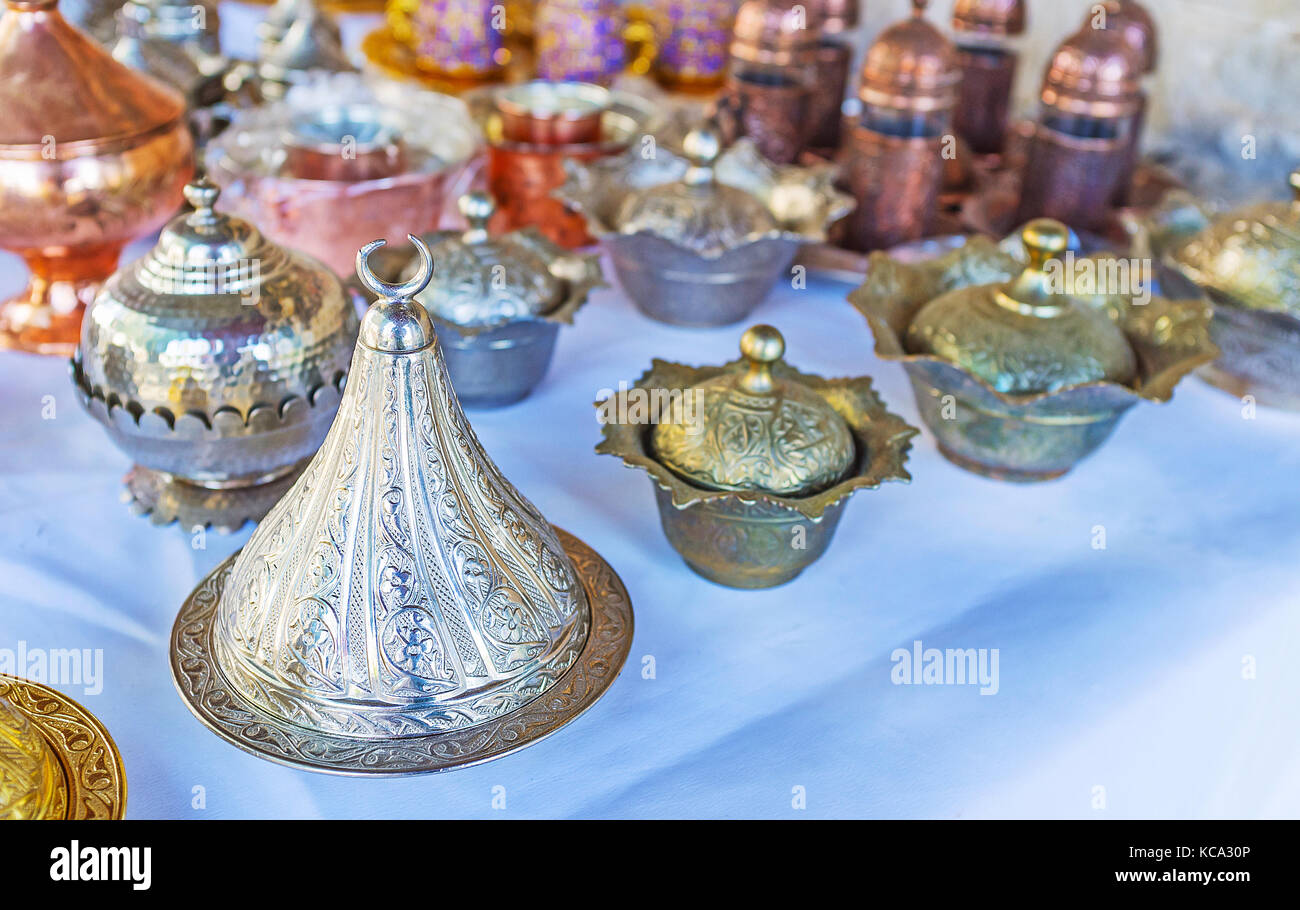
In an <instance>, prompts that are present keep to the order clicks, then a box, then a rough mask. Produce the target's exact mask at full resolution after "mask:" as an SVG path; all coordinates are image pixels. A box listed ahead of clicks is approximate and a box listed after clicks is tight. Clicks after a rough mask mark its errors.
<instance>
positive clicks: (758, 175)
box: [556, 129, 853, 327]
mask: <svg viewBox="0 0 1300 910" xmlns="http://www.w3.org/2000/svg"><path fill="white" fill-rule="evenodd" d="M668 145H669V143H667V142H659V143H658V148H657V152H656V154H655V155H654V156H653V157H651V158H647V157H645V156H643V155H641V154H640V153H639V150H632V151H629V152H628V153H626V154H624V155H622V156H620V157H619V158H615V159H609V160H606V161H599V162H593V163H591V164H589V165H579V164H576V163H571V164H570V165H568V166H567V168H566V169H567V171H568V175H569V180H568V182H567V183H566V184H565V185H564V186H563V187H562V188H561V189H560V190H559V191H557V193H556V196H557V197H558V198H559V199H561V200H563V201H564V202H565V203H566V204H567V205H569V206H570V207H571V208H573V209H576V210H577V211H578V212H580V213H581V214H582V215H583V216H584V217H585V219H586V225H587V229H588V230H589V231H591V233H592V234H593V235H595V236H596V237H599V238H600V240H601V242H602V244H603V245H604V246H605V248H606V249H607V250H608V251H609V253H610V258H611V259H612V261H613V263H614V270H615V272H616V274H617V275H618V278H619V283H620V284H621V285H622V286H623V289H624V290H625V291H626V292H627V294H628V296H629V297H630V298H631V299H632V301H633V303H635V304H636V306H637V308H638V309H640V310H641V312H643V313H645V314H646V315H647V316H649V317H650V318H652V319H657V320H659V321H661V322H666V323H669V324H672V325H683V326H699V327H707V326H722V325H731V324H733V323H736V322H739V321H740V320H742V319H745V318H746V317H748V316H749V314H750V313H752V312H753V310H754V308H755V307H757V306H758V305H759V304H760V303H761V302H762V301H763V298H765V297H766V296H767V294H768V293H769V291H770V290H771V289H772V287H773V286H774V285H775V283H776V282H777V281H778V280H779V279H780V277H781V275H782V274H783V273H784V272H785V271H786V270H787V269H788V268H789V266H790V263H791V262H792V261H793V259H794V256H795V254H796V253H797V252H798V250H799V247H800V246H802V245H803V244H805V243H815V242H820V241H822V240H825V239H826V230H827V228H828V227H829V226H830V225H831V224H833V223H834V222H835V221H838V220H839V219H840V218H842V217H843V216H844V215H845V214H847V213H848V212H849V211H850V210H851V209H852V207H853V206H852V200H850V199H849V197H847V196H845V195H844V194H842V193H840V192H838V191H837V190H835V189H834V186H833V183H834V179H835V169H834V167H832V166H830V165H815V166H813V167H797V166H785V167H782V166H777V165H772V164H770V163H769V162H766V161H764V160H763V159H762V158H761V157H760V156H759V154H758V153H757V152H756V151H755V149H754V146H753V145H752V144H751V143H750V142H749V141H748V140H741V141H739V142H737V143H736V145H734V146H733V147H732V148H730V149H728V150H727V152H726V153H725V154H721V143H720V140H719V137H718V134H717V133H716V132H715V131H713V130H711V129H697V130H692V131H691V132H689V133H688V134H687V136H686V139H685V140H684V142H683V148H684V150H685V152H686V155H685V156H680V155H676V154H674V153H673V152H671V151H669V149H668V148H667V146H668Z"/></svg>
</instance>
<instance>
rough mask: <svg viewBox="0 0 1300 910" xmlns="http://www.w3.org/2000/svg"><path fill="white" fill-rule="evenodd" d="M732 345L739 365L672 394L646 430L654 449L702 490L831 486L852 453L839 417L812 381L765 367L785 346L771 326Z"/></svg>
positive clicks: (781, 491) (801, 491)
mask: <svg viewBox="0 0 1300 910" xmlns="http://www.w3.org/2000/svg"><path fill="white" fill-rule="evenodd" d="M740 353H741V354H742V355H743V356H744V359H745V363H744V366H743V368H741V367H739V366H738V368H737V369H735V370H732V371H729V372H726V373H723V374H721V375H719V376H715V377H713V378H711V379H706V380H704V381H703V382H700V383H698V384H697V385H695V386H693V387H691V388H690V389H687V390H685V392H684V393H683V394H682V395H681V396H679V397H676V398H674V399H672V404H671V406H670V411H669V415H668V419H666V420H663V421H661V422H660V423H659V424H657V425H656V426H655V429H654V433H653V435H652V439H651V446H652V449H653V451H654V454H655V457H656V458H658V459H659V460H660V462H662V463H663V464H664V465H665V466H667V467H668V468H669V469H670V470H672V471H673V472H674V473H676V474H678V475H680V476H681V477H682V478H684V479H685V480H687V481H688V482H690V483H693V484H696V485H697V486H701V487H704V488H705V489H709V490H760V491H762V492H765V493H773V494H776V495H779V496H811V495H813V494H816V493H820V492H821V491H822V490H825V489H827V488H828V487H831V486H833V485H834V484H835V483H837V482H838V481H839V480H840V479H841V478H843V477H844V475H845V473H846V472H847V471H848V470H849V468H850V467H851V466H852V464H853V460H854V445H853V436H852V434H851V433H850V432H849V428H848V425H847V424H846V423H845V422H844V418H843V417H841V416H840V415H839V414H838V413H836V411H835V409H834V408H832V407H831V406H830V405H829V404H828V403H827V402H826V400H825V399H824V398H822V396H820V395H818V394H817V393H816V392H814V391H813V390H812V389H810V388H808V387H807V386H805V385H803V384H802V383H800V382H798V381H796V380H794V379H792V378H788V377H780V376H776V375H774V374H773V372H772V369H773V366H774V365H775V364H777V363H779V362H780V360H781V357H782V355H783V354H784V353H785V339H784V338H783V337H781V333H780V332H778V331H777V330H776V329H774V328H772V327H771V326H768V325H757V326H754V327H753V328H751V329H749V330H748V331H746V332H745V334H744V335H743V336H742V337H741V339H740ZM692 409H693V411H692Z"/></svg>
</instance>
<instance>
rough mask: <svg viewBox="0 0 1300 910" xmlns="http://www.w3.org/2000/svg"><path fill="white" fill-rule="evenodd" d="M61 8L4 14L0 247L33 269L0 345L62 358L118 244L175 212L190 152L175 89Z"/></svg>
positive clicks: (113, 264)
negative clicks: (131, 64) (126, 60)
mask: <svg viewBox="0 0 1300 910" xmlns="http://www.w3.org/2000/svg"><path fill="white" fill-rule="evenodd" d="M56 4H57V0H7V2H6V8H5V10H4V13H3V15H0V248H4V249H6V250H10V251H12V252H15V253H17V254H18V255H20V256H22V257H23V259H24V260H25V261H26V263H27V267H28V268H29V269H30V270H31V278H30V280H29V282H28V285H27V287H26V289H25V290H24V291H23V292H22V293H21V294H19V295H18V296H16V297H13V298H11V299H9V300H7V301H5V302H4V303H3V304H0V347H12V348H18V349H21V350H26V351H34V352H38V353H45V354H58V355H62V356H67V355H69V354H71V353H72V350H73V349H74V348H75V347H76V344H77V337H78V334H79V332H80V330H81V316H82V313H83V312H84V310H85V307H86V304H87V303H88V302H89V301H90V300H91V299H92V298H93V297H94V295H95V292H96V291H97V290H98V288H99V286H100V284H102V283H103V281H104V280H105V279H107V278H108V276H109V275H111V274H112V273H113V270H114V269H115V268H117V260H118V256H119V255H120V253H121V251H122V247H124V246H125V245H126V244H127V243H128V242H129V241H131V240H132V239H134V238H135V237H139V236H141V235H143V234H147V233H149V232H150V231H152V230H154V229H155V228H157V227H158V226H159V225H160V224H162V223H163V222H164V221H166V219H167V217H168V216H169V215H171V214H172V212H173V211H175V209H176V208H177V206H179V205H180V203H181V189H182V187H184V185H185V182H186V181H187V180H188V179H189V178H190V176H191V174H192V173H193V166H194V164H193V150H194V147H193V143H192V141H191V138H190V133H189V130H188V128H187V126H186V122H185V101H184V99H183V98H182V97H181V96H180V94H179V93H177V92H175V91H173V90H172V89H170V88H167V87H165V86H163V85H162V84H160V83H158V82H156V81H154V80H153V79H151V78H149V77H147V76H144V75H142V74H140V73H137V72H135V71H134V70H132V69H130V68H128V67H126V66H124V65H123V64H121V63H118V62H117V61H116V60H114V59H113V58H112V57H111V56H110V55H109V53H108V51H106V50H105V49H104V48H102V47H101V46H100V45H99V44H97V43H96V42H95V41H93V40H92V39H91V38H89V37H88V36H86V35H85V34H83V33H82V32H80V31H78V30H77V29H76V28H74V27H73V26H72V25H70V24H68V22H67V21H65V20H64V18H63V17H62V16H61V15H60V14H59V11H58V8H57V5H56Z"/></svg>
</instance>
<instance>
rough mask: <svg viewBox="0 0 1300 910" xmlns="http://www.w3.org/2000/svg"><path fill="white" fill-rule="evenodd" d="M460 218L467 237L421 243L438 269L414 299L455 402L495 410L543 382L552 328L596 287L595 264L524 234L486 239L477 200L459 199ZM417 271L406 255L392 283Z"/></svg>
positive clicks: (485, 202)
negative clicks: (433, 334)
mask: <svg viewBox="0 0 1300 910" xmlns="http://www.w3.org/2000/svg"><path fill="white" fill-rule="evenodd" d="M460 212H461V215H462V216H463V217H464V218H465V221H466V222H467V223H468V225H469V228H468V230H465V231H442V232H439V233H436V234H429V235H427V236H426V237H425V238H424V239H425V240H426V242H427V243H428V244H429V245H430V247H431V248H432V250H433V257H434V260H435V261H436V262H439V263H441V266H440V267H439V269H438V270H437V272H435V273H434V276H433V279H432V280H431V281H430V283H429V287H427V288H425V290H423V291H422V292H420V294H419V295H418V296H417V298H416V299H417V300H419V301H420V303H422V304H424V306H425V308H426V309H427V310H428V311H429V316H430V317H431V318H432V319H433V321H434V324H435V325H436V326H437V328H438V338H439V340H440V341H441V343H442V353H443V356H444V357H445V358H446V359H447V369H448V371H449V372H450V373H451V379H452V384H453V385H454V386H455V387H456V394H457V397H458V398H459V399H460V401H461V404H463V405H464V406H465V407H470V408H474V407H477V408H494V407H501V406H503V405H507V404H512V403H514V402H516V401H519V400H520V399H521V398H524V397H526V396H527V395H528V394H529V393H530V392H532V390H533V389H534V388H535V387H536V386H537V384H538V383H539V382H541V381H542V377H543V376H545V375H546V370H547V368H548V367H549V366H550V363H551V357H552V355H553V354H554V353H555V339H556V338H557V337H558V336H559V333H560V326H562V325H572V324H573V317H574V315H575V314H576V313H577V312H578V310H579V309H581V308H582V306H583V305H584V304H585V303H586V302H587V297H588V294H589V293H590V292H591V289H592V288H595V287H601V286H603V285H604V282H603V281H602V279H601V274H600V258H599V257H598V256H595V255H588V254H583V253H570V252H569V251H568V250H566V249H564V248H563V247H560V246H557V245H556V244H554V243H551V242H550V241H549V240H547V239H546V238H545V237H543V236H542V235H541V234H540V233H538V231H537V230H536V229H534V228H524V229H523V230H519V231H511V232H509V233H506V234H501V235H496V236H492V235H489V233H488V223H489V222H490V221H491V220H492V216H493V215H494V214H495V212H496V203H495V202H493V200H492V197H491V196H489V195H488V194H487V193H482V192H474V193H469V194H467V195H465V196H462V197H461V199H460ZM419 267H420V262H419V260H418V257H417V258H414V259H413V260H412V261H411V262H410V263H408V265H407V268H406V271H405V273H404V274H403V276H402V277H404V278H409V277H411V276H413V275H415V274H416V273H417V272H418V270H419Z"/></svg>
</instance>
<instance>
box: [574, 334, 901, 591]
mask: <svg viewBox="0 0 1300 910" xmlns="http://www.w3.org/2000/svg"><path fill="white" fill-rule="evenodd" d="M784 348H785V344H784V340H783V339H782V338H781V335H780V333H779V332H777V331H776V329H774V328H772V327H771V326H755V327H753V328H751V329H750V330H749V331H747V332H746V333H745V336H744V337H743V338H742V339H741V351H742V353H743V354H744V357H743V358H742V359H741V360H737V361H733V362H732V363H729V364H726V365H725V366H722V367H687V366H683V365H682V364H676V363H669V362H667V361H662V360H656V361H655V362H654V364H653V366H652V367H651V369H650V370H649V371H648V372H647V373H645V374H644V375H643V376H642V377H641V378H640V379H639V380H637V382H636V383H635V385H634V386H633V387H632V388H631V389H626V390H623V391H620V392H619V393H618V394H616V395H615V396H613V397H612V398H609V399H606V400H605V401H602V402H598V403H597V405H596V407H597V409H598V410H599V411H600V412H601V422H602V424H603V427H604V429H603V432H604V436H605V438H604V441H603V442H601V444H600V445H598V446H597V447H596V451H597V452H599V453H601V454H606V455H617V456H619V457H621V458H622V459H623V461H624V463H625V464H626V465H627V466H628V467H632V468H641V469H643V470H645V471H646V472H647V473H648V474H649V475H650V479H651V481H652V482H653V484H654V487H655V502H656V504H657V506H658V509H659V518H660V522H661V523H662V525H663V529H664V534H665V535H666V536H667V537H668V541H669V543H671V544H672V546H673V548H674V549H675V550H676V551H677V552H678V554H680V555H681V557H682V559H683V560H684V561H685V562H686V564H687V565H688V566H689V567H690V568H691V569H692V570H693V571H694V572H696V573H698V574H699V575H701V576H703V577H704V578H707V579H709V580H710V581H713V582H716V583H718V584H722V585H727V586H729V587H733V588H769V587H772V586H774V585H780V584H785V583H786V582H788V581H790V580H792V579H794V578H795V577H796V576H797V575H799V573H800V572H802V571H803V570H804V569H806V568H807V567H808V566H810V565H812V564H813V563H814V562H816V561H817V560H818V559H819V558H820V557H821V556H822V554H823V553H824V552H825V551H826V548H827V547H828V546H829V544H830V541H831V538H832V536H833V535H834V533H835V528H836V527H837V525H838V524H839V520H840V516H841V514H842V512H843V507H844V503H845V501H846V500H847V499H848V498H849V497H850V496H851V495H853V493H855V492H856V491H858V490H860V489H876V488H877V487H879V486H880V484H881V483H884V482H886V481H891V480H892V481H903V482H906V481H909V480H910V479H911V477H910V475H909V474H908V473H907V471H906V470H905V469H904V467H903V466H904V464H905V463H906V461H907V453H908V451H909V450H910V449H911V441H910V440H911V438H912V437H913V436H915V435H916V433H917V432H918V431H917V430H916V429H915V428H914V427H911V426H909V425H908V424H907V423H906V422H904V421H903V420H902V419H901V418H899V417H897V416H895V415H893V414H891V413H889V412H888V411H887V410H886V409H885V406H884V403H883V402H882V401H881V400H880V398H879V397H878V396H877V395H876V393H875V392H874V391H873V390H872V388H871V380H870V379H869V378H867V377H859V378H855V379H834V380H825V379H822V378H821V377H818V376H813V375H809V374H805V373H801V372H799V371H797V370H795V369H793V368H791V367H788V366H786V365H785V364H784V363H782V362H781V355H782V353H783V352H784ZM647 392H648V393H650V394H651V395H659V396H661V399H662V400H664V401H666V402H668V405H667V407H668V410H667V412H666V413H655V414H650V415H648V419H649V420H651V421H653V422H654V425H653V426H647V425H641V424H634V423H630V422H627V421H626V420H625V415H629V414H631V413H633V410H632V397H633V396H638V395H641V394H642V393H647ZM688 397H689V399H690V401H691V402H692V407H695V408H698V410H697V411H696V412H695V414H696V415H698V419H699V421H700V424H701V425H700V426H699V427H698V428H696V429H694V430H691V429H687V428H686V425H688V424H689V421H687V420H686V419H685V415H686V413H687V412H686V411H685V410H684V408H685V407H686V402H687V400H688ZM673 402H676V404H673ZM693 419H694V418H693ZM742 425H743V427H744V432H735V431H734V428H736V427H738V426H742ZM792 427H798V428H799V430H798V431H792V430H791V428H792Z"/></svg>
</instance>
